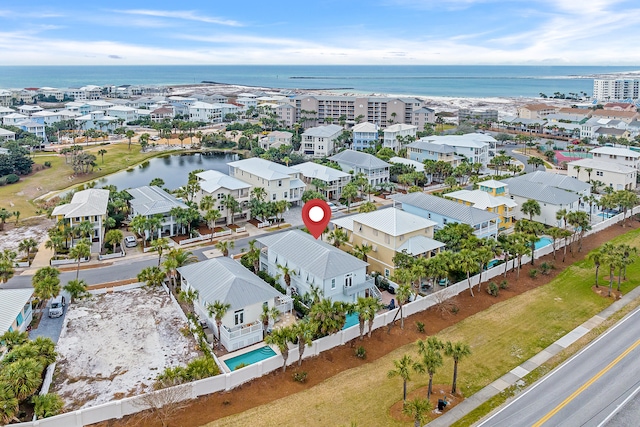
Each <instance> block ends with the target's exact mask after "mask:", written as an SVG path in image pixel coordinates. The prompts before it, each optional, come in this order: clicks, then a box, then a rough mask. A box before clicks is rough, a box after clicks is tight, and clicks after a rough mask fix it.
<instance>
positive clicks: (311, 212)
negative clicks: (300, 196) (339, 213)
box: [302, 199, 331, 239]
mask: <svg viewBox="0 0 640 427" xmlns="http://www.w3.org/2000/svg"><path fill="white" fill-rule="evenodd" d="M330 220H331V208H330V207H329V205H328V204H327V202H325V201H324V200H322V199H313V200H309V201H308V202H307V203H305V204H304V206H302V221H304V225H306V226H307V229H308V230H309V231H310V232H311V235H312V236H313V237H315V238H316V239H317V238H318V237H320V236H321V235H322V232H323V231H324V229H325V228H327V224H329V221H330Z"/></svg>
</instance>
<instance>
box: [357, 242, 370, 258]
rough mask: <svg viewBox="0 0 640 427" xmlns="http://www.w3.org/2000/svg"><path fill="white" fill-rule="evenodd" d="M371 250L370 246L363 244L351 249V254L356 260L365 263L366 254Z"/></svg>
mask: <svg viewBox="0 0 640 427" xmlns="http://www.w3.org/2000/svg"><path fill="white" fill-rule="evenodd" d="M371 250H372V247H371V246H369V245H367V244H366V243H363V244H362V245H355V246H354V247H353V254H354V255H355V256H356V258H360V259H361V260H363V261H364V262H367V254H368V253H369V252H371Z"/></svg>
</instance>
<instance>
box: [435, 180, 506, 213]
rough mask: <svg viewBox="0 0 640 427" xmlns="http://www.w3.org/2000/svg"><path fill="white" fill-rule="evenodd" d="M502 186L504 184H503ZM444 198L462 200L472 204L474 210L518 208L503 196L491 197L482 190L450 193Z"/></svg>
mask: <svg viewBox="0 0 640 427" xmlns="http://www.w3.org/2000/svg"><path fill="white" fill-rule="evenodd" d="M503 185H504V183H503ZM445 197H450V198H452V199H459V200H464V201H465V202H469V203H471V204H472V206H473V207H474V208H478V209H485V210H486V209H487V208H496V207H498V206H507V207H509V208H515V207H516V206H518V204H517V203H516V202H514V201H513V200H511V199H509V198H508V197H504V196H492V195H491V194H489V193H487V192H486V191H482V190H459V191H454V192H452V193H447V194H446V195H445Z"/></svg>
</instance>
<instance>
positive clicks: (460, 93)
mask: <svg viewBox="0 0 640 427" xmlns="http://www.w3.org/2000/svg"><path fill="white" fill-rule="evenodd" d="M637 70H640V66H638V67H607V66H458V65H456V66H453V65H451V66H428V65H425V66H285V65H282V66H255V65H243V66H240V65H236V66H221V65H184V66H166V65H158V66H0V88H24V87H43V86H50V87H58V88H66V87H79V86H83V85H87V84H95V85H100V86H102V85H122V84H133V85H135V84H157V85H172V84H176V85H177V84H194V83H201V82H203V81H208V82H217V83H225V84H237V85H245V86H259V87H273V88H284V89H323V90H340V91H343V90H344V91H349V92H357V93H367V94H370V93H388V94H394V95H403V94H404V95H417V96H452V97H476V98H485V97H492V96H500V97H520V96H522V97H536V96H539V94H540V93H544V94H546V95H553V94H554V93H555V92H560V93H565V94H568V93H580V92H586V93H587V94H588V95H591V93H592V91H593V78H594V76H597V75H600V74H610V73H623V72H630V71H637Z"/></svg>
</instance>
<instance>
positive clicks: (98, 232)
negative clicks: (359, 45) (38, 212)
mask: <svg viewBox="0 0 640 427" xmlns="http://www.w3.org/2000/svg"><path fill="white" fill-rule="evenodd" d="M108 204H109V190H104V189H97V188H90V189H88V190H82V191H78V192H77V193H74V194H73V197H72V198H71V202H70V203H67V204H65V205H60V206H56V207H55V208H53V212H52V213H51V216H52V217H55V218H56V219H57V220H58V221H59V220H62V219H66V220H68V221H69V226H70V227H74V226H76V225H78V224H80V223H81V222H84V221H88V222H90V223H91V225H92V226H93V233H92V235H91V238H92V239H95V240H98V242H99V243H100V247H102V239H103V237H104V222H105V220H106V219H107V205H108Z"/></svg>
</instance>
